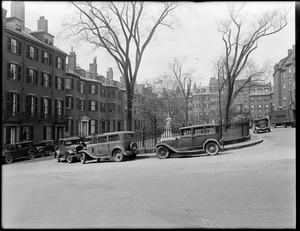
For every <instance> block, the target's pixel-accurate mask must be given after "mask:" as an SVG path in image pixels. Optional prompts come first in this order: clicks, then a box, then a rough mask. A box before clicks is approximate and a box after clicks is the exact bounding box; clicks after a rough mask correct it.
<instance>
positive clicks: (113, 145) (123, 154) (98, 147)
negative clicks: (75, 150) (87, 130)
mask: <svg viewBox="0 0 300 231" xmlns="http://www.w3.org/2000/svg"><path fill="white" fill-rule="evenodd" d="M79 153H80V160H81V163H83V164H84V163H85V162H86V161H87V160H93V159H96V160H97V162H99V161H100V159H101V158H112V159H113V160H115V161H116V162H120V161H122V160H124V158H128V159H129V160H133V159H135V158H136V155H137V154H138V153H139V151H138V146H137V143H136V142H135V141H134V132H132V131H121V132H110V133H104V134H102V135H96V140H95V143H94V144H88V145H87V147H86V149H83V150H81V151H79Z"/></svg>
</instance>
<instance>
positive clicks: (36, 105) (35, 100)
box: [34, 97, 39, 113]
mask: <svg viewBox="0 0 300 231" xmlns="http://www.w3.org/2000/svg"><path fill="white" fill-rule="evenodd" d="M38 110H39V109H38V97H34V113H38Z"/></svg>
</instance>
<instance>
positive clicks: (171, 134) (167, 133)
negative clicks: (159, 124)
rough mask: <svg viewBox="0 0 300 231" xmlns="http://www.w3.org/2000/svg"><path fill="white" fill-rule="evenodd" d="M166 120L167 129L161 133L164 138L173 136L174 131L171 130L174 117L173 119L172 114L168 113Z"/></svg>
mask: <svg viewBox="0 0 300 231" xmlns="http://www.w3.org/2000/svg"><path fill="white" fill-rule="evenodd" d="M166 121H167V123H166V131H165V132H164V133H163V134H162V135H161V138H162V139H163V138H168V137H173V133H172V131H171V125H172V119H171V117H170V115H168V117H167V119H166Z"/></svg>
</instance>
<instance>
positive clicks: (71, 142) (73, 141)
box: [65, 140, 80, 146]
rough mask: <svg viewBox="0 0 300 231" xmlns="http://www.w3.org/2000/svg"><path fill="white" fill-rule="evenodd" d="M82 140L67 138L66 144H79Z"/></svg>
mask: <svg viewBox="0 0 300 231" xmlns="http://www.w3.org/2000/svg"><path fill="white" fill-rule="evenodd" d="M79 142H80V140H67V141H65V146H69V145H74V144H79Z"/></svg>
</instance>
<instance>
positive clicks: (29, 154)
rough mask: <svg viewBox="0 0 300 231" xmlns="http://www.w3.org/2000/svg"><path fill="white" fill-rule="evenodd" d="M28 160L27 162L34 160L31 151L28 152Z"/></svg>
mask: <svg viewBox="0 0 300 231" xmlns="http://www.w3.org/2000/svg"><path fill="white" fill-rule="evenodd" d="M28 158H29V160H32V159H33V158H34V152H33V151H30V152H28Z"/></svg>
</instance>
